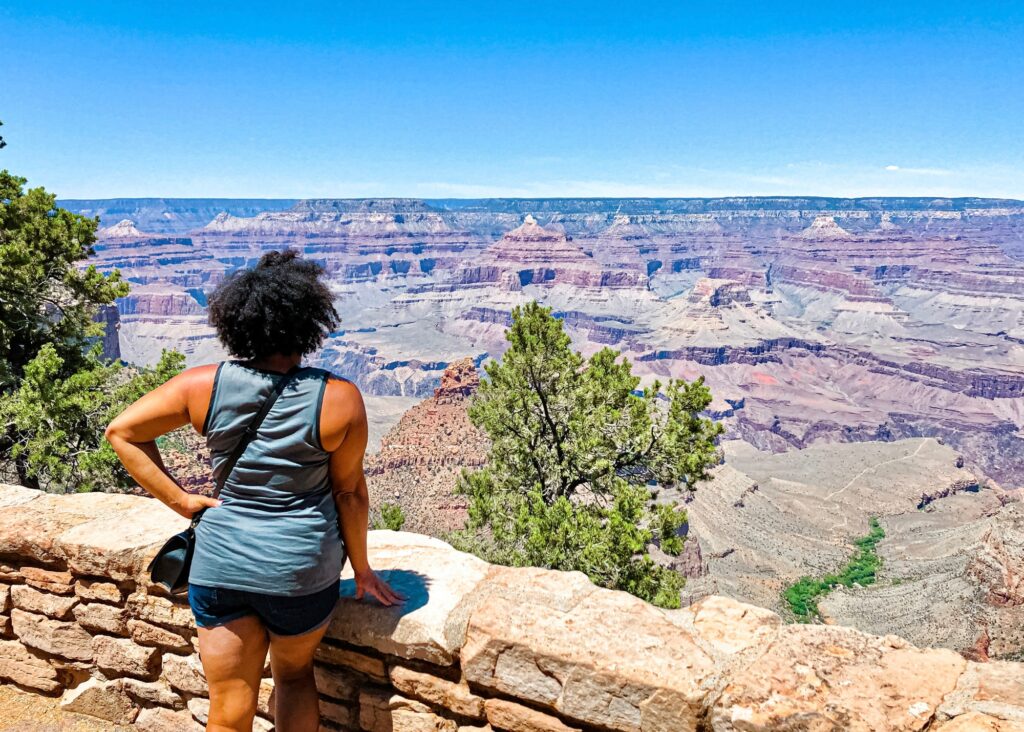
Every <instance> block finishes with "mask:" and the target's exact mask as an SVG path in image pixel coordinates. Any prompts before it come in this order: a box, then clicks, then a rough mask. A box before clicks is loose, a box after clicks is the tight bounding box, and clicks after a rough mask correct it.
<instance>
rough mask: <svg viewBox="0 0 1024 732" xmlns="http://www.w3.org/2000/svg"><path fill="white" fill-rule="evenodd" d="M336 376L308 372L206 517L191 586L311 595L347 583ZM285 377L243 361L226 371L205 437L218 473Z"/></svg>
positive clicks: (222, 369) (284, 397)
mask: <svg viewBox="0 0 1024 732" xmlns="http://www.w3.org/2000/svg"><path fill="white" fill-rule="evenodd" d="M327 377H328V373H327V372H326V371H324V370H322V369H315V368H307V369H303V370H302V371H301V372H300V373H299V374H298V375H296V376H295V378H294V379H293V380H292V382H291V384H289V385H288V386H287V387H286V388H285V390H284V391H283V392H282V393H281V396H280V397H279V398H278V400H277V402H276V403H275V404H274V406H273V408H272V409H271V410H270V412H268V413H267V416H266V418H265V419H264V420H263V425H262V426H261V427H260V429H259V433H258V434H257V436H256V437H255V439H253V441H252V442H251V443H250V444H249V446H248V447H247V448H246V450H245V453H244V454H243V455H242V456H241V458H239V460H238V462H237V463H236V464H235V468H234V470H232V471H231V475H229V476H228V478H227V480H226V481H225V483H224V487H223V489H222V490H221V494H220V499H221V501H222V502H223V503H222V504H221V505H220V506H218V507H217V508H211V509H209V510H207V511H206V513H204V514H203V518H202V521H200V522H199V525H198V526H197V527H196V548H195V555H194V556H193V558H192V568H191V570H190V572H189V582H190V583H192V584H196V585H201V586H205V587H223V588H228V589H234V590H247V591H249V592H259V593H263V594H266V595H293V596H294V595H307V594H311V593H313V592H318V591H320V590H323V589H325V588H326V587H327V586H328V585H330V584H331V583H332V582H336V581H337V580H338V576H339V575H340V574H341V567H342V564H343V563H344V547H343V545H342V541H341V532H340V530H339V527H338V512H337V509H336V508H335V505H334V497H333V496H332V494H331V485H330V476H329V473H328V460H329V457H330V456H329V454H328V453H327V452H326V451H324V449H323V446H322V445H321V444H320V405H321V404H322V403H323V396H324V388H325V386H326V384H327ZM281 378H283V375H282V374H279V373H276V372H273V371H261V370H259V369H254V368H252V367H249V366H244V365H242V364H241V363H239V362H237V361H225V362H224V363H222V364H221V365H220V366H219V367H218V368H217V375H216V377H215V379H214V383H213V394H212V395H211V397H210V407H209V410H208V412H207V416H206V424H205V425H204V427H203V434H204V435H205V436H206V444H207V445H208V446H209V448H210V455H211V458H212V462H213V475H214V477H215V478H219V477H220V474H221V471H223V470H224V468H225V467H227V466H226V465H225V462H226V461H227V459H228V456H229V455H230V454H231V451H232V449H233V448H234V446H235V444H236V443H237V442H238V440H239V439H240V438H241V436H242V433H243V432H244V431H245V428H246V426H247V425H248V424H249V422H250V421H251V420H252V418H253V416H255V414H256V412H257V411H259V408H260V406H261V405H262V404H263V401H264V400H265V399H266V398H267V396H269V394H270V392H271V390H272V389H273V388H274V385H275V384H276V383H277V380H278V379H281Z"/></svg>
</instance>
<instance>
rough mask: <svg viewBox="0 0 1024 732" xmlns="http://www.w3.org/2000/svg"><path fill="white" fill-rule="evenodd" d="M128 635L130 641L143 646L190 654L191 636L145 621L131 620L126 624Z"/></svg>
mask: <svg viewBox="0 0 1024 732" xmlns="http://www.w3.org/2000/svg"><path fill="white" fill-rule="evenodd" d="M127 626H128V634H129V635H131V637H132V640H133V641H135V642H136V643H138V644H139V645H143V646H155V647H157V648H161V649H163V650H165V651H175V652H176V653H191V652H192V641H191V640H190V638H191V634H186V633H179V632H175V631H173V630H168V629H167V628H161V627H160V626H158V625H153V624H152V623H147V622H146V621H145V620H139V619H138V618H132V619H131V620H129V621H128V623H127Z"/></svg>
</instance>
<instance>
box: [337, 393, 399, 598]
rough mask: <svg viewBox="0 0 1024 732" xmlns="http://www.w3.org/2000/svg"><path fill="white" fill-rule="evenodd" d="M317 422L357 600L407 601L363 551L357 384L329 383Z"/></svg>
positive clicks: (365, 516) (364, 497) (362, 427)
mask: <svg viewBox="0 0 1024 732" xmlns="http://www.w3.org/2000/svg"><path fill="white" fill-rule="evenodd" d="M326 389H327V391H326V393H325V395H324V403H323V407H322V414H321V418H320V432H321V439H320V441H321V444H323V446H324V449H325V450H328V451H329V452H330V453H331V460H330V471H331V490H332V491H333V493H334V502H335V505H337V507H338V521H339V524H340V528H341V536H342V538H343V539H344V541H345V549H346V551H347V552H348V557H349V561H350V562H351V563H352V570H353V571H354V572H355V577H356V598H357V599H359V598H362V597H363V596H364V595H365V594H367V593H369V594H370V595H373V596H374V597H376V598H377V599H378V600H380V602H381V603H383V604H384V605H394V604H397V603H400V602H401V601H402V600H404V599H405V597H403V596H402V595H401V594H400V593H398V592H396V591H395V590H393V589H391V587H389V586H388V584H387V583H386V582H384V580H382V579H381V578H380V577H378V576H377V575H376V573H375V572H374V571H373V570H372V569H370V562H369V559H368V557H367V552H366V530H367V524H368V522H369V509H370V497H369V494H368V493H367V490H366V476H365V475H364V474H363V455H364V454H365V452H366V440H367V434H368V429H367V425H366V408H365V406H364V405H363V398H362V395H360V393H359V389H358V388H356V386H355V384H353V383H352V382H350V381H344V380H342V379H330V380H329V381H328V382H327V387H326Z"/></svg>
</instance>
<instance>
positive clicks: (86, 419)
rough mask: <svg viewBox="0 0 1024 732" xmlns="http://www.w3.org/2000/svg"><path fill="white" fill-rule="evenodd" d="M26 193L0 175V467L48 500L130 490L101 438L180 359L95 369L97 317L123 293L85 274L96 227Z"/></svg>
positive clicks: (120, 285) (108, 280)
mask: <svg viewBox="0 0 1024 732" xmlns="http://www.w3.org/2000/svg"><path fill="white" fill-rule="evenodd" d="M25 183H26V181H25V179H24V178H20V177H18V176H15V175H12V174H11V173H9V172H8V171H6V170H2V171H0V425H2V427H0V467H2V468H3V473H4V474H5V475H4V478H5V479H12V478H13V479H16V480H17V481H18V482H19V483H21V484H22V485H27V486H30V487H34V488H42V489H45V490H49V491H55V492H70V491H81V490H119V489H123V488H126V487H128V486H130V485H131V484H132V481H131V479H130V478H129V476H128V474H127V472H125V470H124V468H123V467H122V466H121V463H120V461H119V460H117V456H116V455H114V452H113V450H111V449H110V446H109V445H108V444H107V443H106V442H105V441H104V440H103V430H104V428H105V427H106V425H107V423H108V422H109V421H110V420H111V419H112V418H113V417H114V416H115V415H116V414H117V413H118V412H120V411H121V410H122V409H124V408H125V407H126V406H128V404H130V403H131V402H133V401H134V400H135V399H137V398H138V397H140V396H141V395H142V394H144V393H145V392H146V391H149V390H150V389H152V388H154V387H156V386H157V385H159V384H161V383H163V382H164V381H166V380H167V379H168V378H170V377H171V376H173V375H174V374H176V373H177V372H178V371H180V370H181V369H182V367H183V366H184V357H182V356H181V355H180V354H177V353H172V352H167V353H165V354H163V357H162V358H161V361H160V364H159V365H158V366H157V367H156V368H155V369H143V370H140V369H127V368H125V367H124V366H122V365H121V364H119V363H111V362H108V361H106V360H104V359H103V357H102V352H101V349H100V347H99V345H98V341H99V339H100V338H101V337H102V335H103V326H102V324H100V323H98V322H96V320H95V317H96V314H97V313H98V312H99V309H100V307H101V306H104V305H110V304H111V303H113V302H114V301H115V299H116V298H118V297H122V296H124V295H126V294H128V283H127V282H124V281H123V280H122V279H121V276H120V274H119V273H118V272H116V271H114V272H110V273H101V272H99V271H98V270H97V269H96V268H95V267H93V266H86V265H85V260H87V259H88V258H89V256H91V255H92V253H93V249H92V244H93V242H94V241H95V239H96V226H97V221H96V220H95V219H88V218H85V217H84V216H79V215H77V214H73V213H71V212H70V211H67V210H65V209H62V208H58V207H57V205H56V197H55V196H54V195H53V194H50V193H47V192H46V191H45V190H44V189H42V188H32V189H27V190H26V188H25ZM7 474H10V475H11V476H12V478H7Z"/></svg>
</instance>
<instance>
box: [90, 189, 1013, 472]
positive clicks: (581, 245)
mask: <svg viewBox="0 0 1024 732" xmlns="http://www.w3.org/2000/svg"><path fill="white" fill-rule="evenodd" d="M70 205H72V208H75V209H76V210H81V211H84V212H88V213H89V214H90V215H100V216H101V219H102V224H103V225H104V226H106V227H108V228H107V229H106V230H104V231H103V232H102V233H101V239H100V242H99V244H98V246H97V258H96V261H97V264H98V265H99V266H100V267H101V268H105V269H109V268H113V267H118V268H120V269H121V270H122V271H123V272H124V274H125V276H126V277H127V278H128V280H129V281H130V282H131V283H132V284H133V287H134V290H133V292H132V294H131V295H129V296H128V297H127V298H125V299H123V300H122V301H121V302H120V303H119V310H120V320H121V324H120V329H119V331H118V333H119V338H120V351H121V354H122V357H123V358H125V359H126V360H129V361H138V362H152V361H154V360H155V359H156V358H157V356H158V355H159V352H160V349H161V348H163V347H176V348H179V349H180V350H182V351H184V352H185V353H186V355H187V356H188V358H189V360H190V362H191V363H199V362H204V361H211V360H215V359H218V358H222V357H223V355H224V354H223V352H222V351H221V349H220V348H219V346H218V345H217V343H216V341H215V339H214V337H213V332H212V330H211V329H210V328H209V326H208V325H207V324H206V321H205V313H204V309H205V298H206V296H207V295H208V293H209V292H210V290H211V289H212V288H213V287H215V286H216V285H217V283H218V282H220V281H221V280H222V279H223V278H224V277H225V276H226V275H227V274H228V273H230V272H231V271H233V270H235V269H237V268H239V267H243V266H249V265H251V264H253V263H254V262H255V261H256V260H257V259H258V257H259V256H260V254H261V253H263V252H265V251H267V250H269V249H272V248H281V247H286V246H290V247H294V248H297V249H299V250H300V251H301V252H303V254H304V255H305V256H307V257H310V258H312V259H315V260H316V261H319V262H321V263H322V264H323V265H324V267H325V268H326V270H327V271H328V274H329V279H330V284H331V287H332V288H333V289H334V291H335V292H336V293H337V297H338V300H337V304H338V308H339V311H340V312H341V314H342V318H343V324H342V326H341V329H340V330H339V331H338V332H336V333H334V334H332V335H331V337H330V339H329V340H328V342H327V343H326V344H325V347H324V349H323V350H322V351H321V353H320V354H319V355H318V356H317V357H316V359H315V361H316V362H317V363H318V364H319V365H322V366H326V367H329V368H332V369H334V370H335V371H337V372H339V373H341V374H343V375H345V376H347V377H349V378H352V379H354V380H355V381H356V382H357V383H358V384H359V385H360V386H361V387H362V388H363V389H364V391H366V392H367V393H368V394H371V395H380V396H386V397H414V398H427V397H429V396H430V395H431V394H432V392H433V390H434V388H435V387H436V386H437V384H438V382H439V380H440V377H441V374H442V373H443V371H444V368H445V367H446V366H447V364H449V363H451V362H453V361H455V360H457V359H458V358H462V357H465V356H469V357H471V358H472V359H473V360H474V361H475V362H478V363H479V362H481V361H482V360H484V359H486V358H488V357H494V356H498V355H500V354H501V352H502V351H503V349H504V348H505V340H504V329H505V327H506V326H507V324H508V322H509V313H510V311H511V310H512V308H513V307H515V306H516V305H518V304H522V303H524V302H527V301H529V300H531V299H539V300H541V301H542V302H544V303H546V304H548V305H550V306H551V307H552V308H553V309H554V311H555V312H556V313H557V314H558V315H559V316H560V317H562V318H563V319H564V321H565V323H566V326H567V329H568V331H569V333H570V334H571V335H572V337H573V340H574V343H575V344H576V346H577V347H578V348H579V349H580V350H581V351H583V352H584V353H585V354H589V353H591V352H593V351H595V350H597V349H599V348H601V347H604V346H611V347H613V348H615V349H618V350H620V351H622V352H623V353H624V354H626V356H627V357H629V358H630V360H631V361H632V362H633V363H634V365H635V368H636V370H637V371H638V372H639V373H640V374H641V375H642V376H643V377H644V378H645V379H653V378H655V377H658V378H662V379H664V378H665V377H669V376H682V377H686V378H692V377H694V376H696V375H698V374H703V375H704V376H705V378H706V379H707V381H708V383H709V385H710V386H711V388H712V390H713V393H714V395H715V397H716V405H715V413H716V414H719V415H723V416H725V418H726V422H727V426H728V428H729V433H730V435H731V436H735V437H741V438H743V439H745V440H747V441H748V442H751V443H752V444H754V445H756V446H758V447H759V448H761V449H764V450H769V451H780V450H786V449H792V448H800V447H806V446H808V445H813V444H817V443H822V442H851V441H864V440H893V439H899V438H912V437H924V436H934V437H940V438H942V439H944V440H946V441H947V442H948V443H949V444H950V445H952V446H953V447H955V448H956V449H957V450H959V451H960V452H961V453H963V455H964V456H965V458H966V460H967V461H968V463H969V464H970V466H972V467H973V468H974V469H976V470H977V471H978V472H979V475H980V476H981V477H983V478H987V479H990V480H994V481H996V482H998V483H1001V484H1003V485H1004V486H1007V487H1015V486H1018V485H1020V484H1021V478H1020V476H1021V475H1024V406H1022V405H1024V399H1022V397H1024V243H1022V242H1024V203H1021V202H1019V201H998V200H987V199H955V200H954V199H911V198H907V199H881V198H879V199H823V198H731V199H679V200H655V199H616V200H611V199H587V200H579V199H548V200H534V201H530V200H477V201H451V200H448V201H419V200H410V199H388V200H361V201H351V200H346V201H336V200H315V201H302V202H297V203H296V202H280V201H278V202H275V201H268V202H264V203H262V204H261V203H259V202H245V201H241V202H219V203H218V202H215V201H208V202H204V201H151V202H144V201H130V200H127V201H116V202H89V201H79V202H73V203H72V204H70ZM125 219H128V220H129V221H125ZM130 222H134V223H130Z"/></svg>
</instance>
